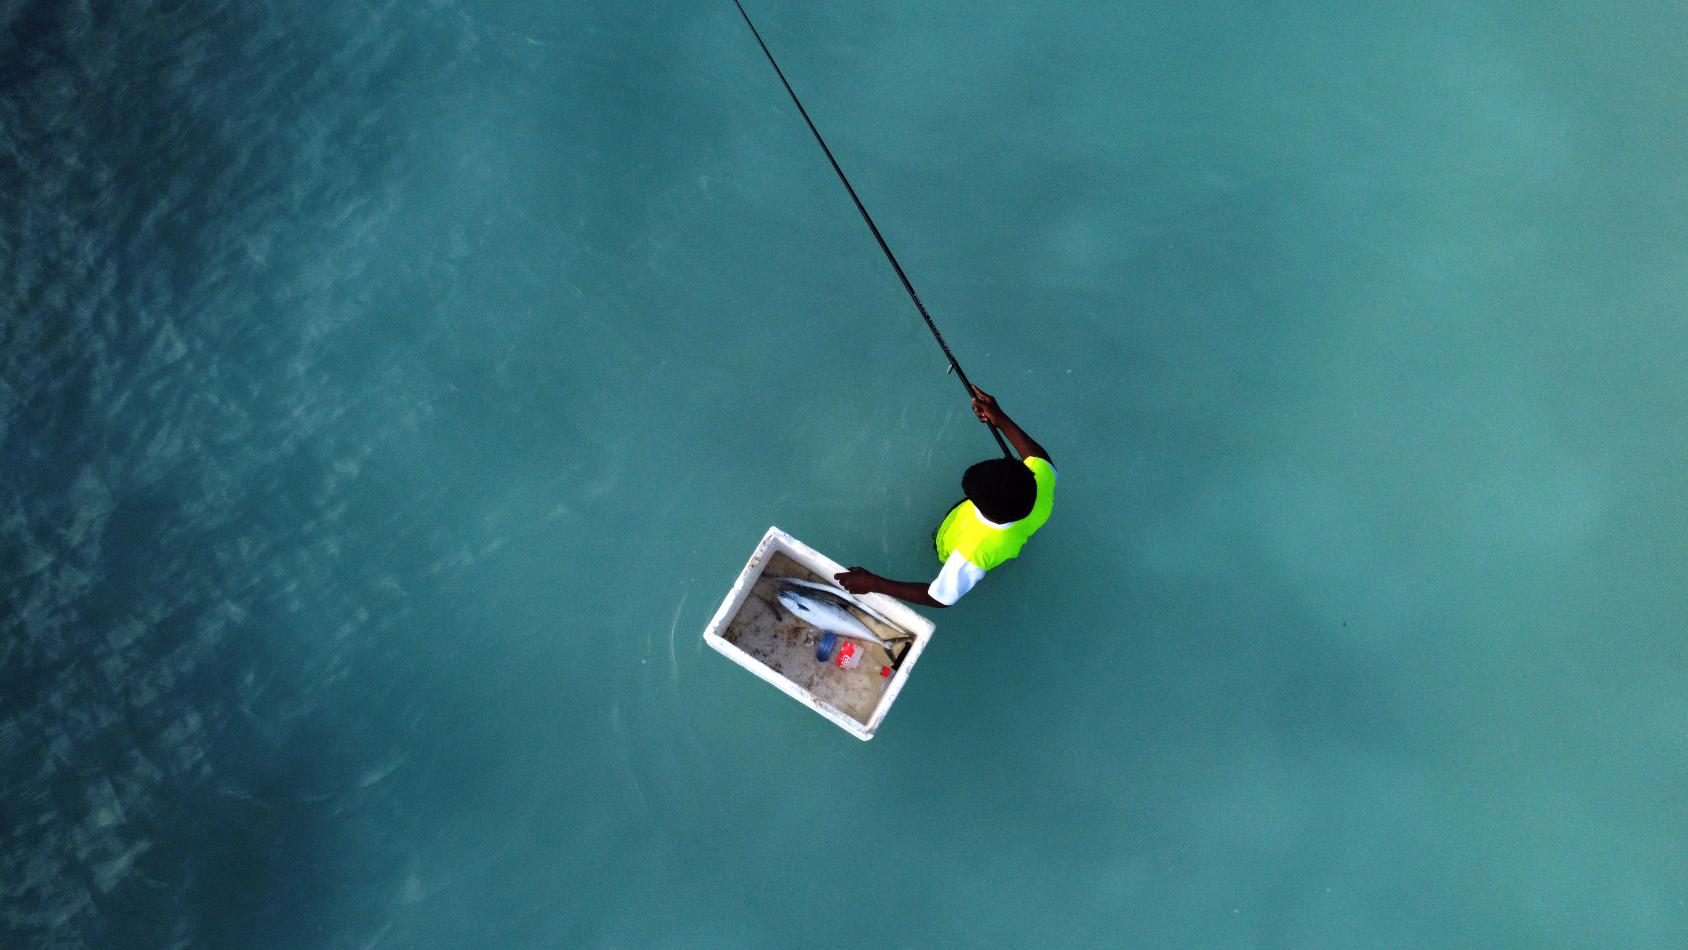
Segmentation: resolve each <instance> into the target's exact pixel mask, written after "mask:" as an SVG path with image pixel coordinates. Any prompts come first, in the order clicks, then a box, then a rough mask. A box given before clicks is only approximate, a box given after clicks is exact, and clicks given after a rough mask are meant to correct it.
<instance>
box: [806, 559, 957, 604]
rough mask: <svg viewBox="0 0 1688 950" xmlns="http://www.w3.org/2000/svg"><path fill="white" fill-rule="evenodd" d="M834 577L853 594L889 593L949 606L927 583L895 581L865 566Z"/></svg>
mask: <svg viewBox="0 0 1688 950" xmlns="http://www.w3.org/2000/svg"><path fill="white" fill-rule="evenodd" d="M834 579H835V580H837V581H838V583H840V584H843V585H844V589H845V590H847V591H849V592H850V593H852V594H889V595H890V596H892V597H895V598H897V599H898V600H906V601H908V602H909V603H911V604H919V605H920V606H922V607H948V606H949V604H946V603H944V602H943V601H941V600H938V599H937V598H936V597H933V596H932V594H931V592H930V591H929V590H928V589H927V585H925V584H922V583H920V582H918V581H894V580H891V579H890V578H888V577H880V576H879V575H878V574H875V573H873V572H872V571H870V570H868V569H867V568H865V567H852V568H850V569H849V570H847V571H845V572H844V573H842V574H836V575H834Z"/></svg>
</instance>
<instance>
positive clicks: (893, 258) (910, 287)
mask: <svg viewBox="0 0 1688 950" xmlns="http://www.w3.org/2000/svg"><path fill="white" fill-rule="evenodd" d="M733 6H735V7H738V12H739V16H742V17H744V25H745V26H748V27H750V35H751V36H754V37H756V45H757V46H760V47H762V55H764V56H766V57H768V65H770V66H772V67H774V74H775V75H776V76H779V77H780V85H782V86H784V87H785V91H786V92H787V93H788V94H790V96H791V101H792V103H793V104H794V105H796V106H797V111H798V112H800V113H802V115H803V121H804V122H806V123H808V125H809V131H810V132H813V133H814V134H815V141H816V142H819V143H820V146H821V151H823V152H825V153H826V160H827V161H829V162H831V163H832V170H833V171H835V172H837V173H838V180H839V181H841V182H843V183H844V190H845V191H848V192H849V193H850V200H851V201H854V202H855V203H856V210H857V211H860V212H861V213H862V220H863V221H866V222H867V226H868V230H870V231H872V232H873V239H874V240H875V241H878V242H879V249H880V250H882V251H884V252H885V259H886V260H888V261H890V262H891V267H892V268H893V269H895V270H896V272H897V278H898V279H899V280H901V281H902V282H903V289H904V290H906V291H908V296H909V299H910V300H912V301H914V307H915V309H916V310H919V311H920V317H921V319H923V320H925V321H926V329H928V330H931V331H932V337H933V339H935V340H937V341H938V346H940V347H942V348H943V351H944V357H945V358H946V359H948V360H949V364H950V369H951V370H952V371H954V373H955V376H956V378H957V379H959V380H961V385H962V387H963V388H964V389H966V390H967V398H968V399H969V400H971V399H972V398H973V384H972V383H970V382H968V381H967V374H966V373H963V372H962V371H961V364H960V363H958V362H956V360H955V354H954V353H951V352H950V348H949V344H948V343H945V342H944V335H943V334H942V333H939V332H938V325H937V324H936V323H933V322H932V315H931V314H929V313H927V312H926V305H925V304H923V303H921V302H920V295H919V294H917V293H915V291H914V284H912V283H910V282H909V279H908V275H907V274H905V273H903V265H901V264H899V263H897V255H895V254H892V253H891V245H889V244H886V243H885V236H884V235H882V234H880V233H879V226H878V225H876V224H874V223H873V216H872V215H870V214H868V213H867V206H866V205H864V204H862V199H861V198H859V197H857V196H856V189H855V188H853V187H851V185H850V179H849V178H846V177H845V176H844V169H842V168H840V167H838V159H836V158H833V157H832V149H830V148H827V146H826V139H823V138H821V130H820V129H817V128H815V122H814V120H813V119H811V118H809V110H808V109H805V108H803V101H802V100H801V99H798V98H797V92H796V91H795V90H793V89H792V88H791V83H790V82H787V81H786V78H785V70H783V69H780V64H779V63H777V62H775V61H774V54H773V53H771V52H769V50H768V44H767V43H764V42H762V33H761V32H760V31H759V30H757V29H756V24H754V23H752V22H750V14H748V13H746V12H744V4H742V3H740V2H739V0H733ZM985 425H987V426H990V430H991V435H993V436H996V444H997V445H999V446H1001V447H1002V454H1003V455H1006V456H1008V457H1009V458H1013V455H1012V454H1011V453H1010V452H1009V451H1008V443H1007V442H1005V441H1003V439H1002V433H1001V432H1000V431H999V430H998V429H997V427H996V426H994V425H991V423H988V422H987V423H985Z"/></svg>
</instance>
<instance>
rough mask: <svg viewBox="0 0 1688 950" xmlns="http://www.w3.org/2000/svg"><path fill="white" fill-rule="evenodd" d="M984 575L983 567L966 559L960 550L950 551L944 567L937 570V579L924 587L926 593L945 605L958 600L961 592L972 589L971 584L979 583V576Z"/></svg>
mask: <svg viewBox="0 0 1688 950" xmlns="http://www.w3.org/2000/svg"><path fill="white" fill-rule="evenodd" d="M984 576H985V569H984V568H982V567H980V566H978V565H977V564H974V563H973V562H972V561H969V560H967V558H965V557H963V556H962V555H961V552H960V551H951V552H950V556H949V560H947V561H945V562H944V569H943V570H941V571H939V572H938V579H937V580H935V581H933V582H932V584H931V586H930V587H927V588H926V593H928V594H931V595H932V599H933V600H935V601H937V602H938V603H940V604H943V605H944V606H946V607H947V606H950V605H951V604H954V603H955V602H956V601H958V600H960V599H961V595H962V594H965V593H967V592H968V591H970V590H972V589H973V585H974V584H977V583H979V578H981V577H984Z"/></svg>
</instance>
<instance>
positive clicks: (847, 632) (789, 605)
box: [778, 587, 891, 650]
mask: <svg viewBox="0 0 1688 950" xmlns="http://www.w3.org/2000/svg"><path fill="white" fill-rule="evenodd" d="M778 598H779V602H780V604H781V605H783V606H784V607H785V609H786V610H789V611H791V615H792V616H793V617H796V618H797V619H798V620H801V621H803V622H804V623H806V624H808V625H809V626H811V627H817V628H819V629H821V630H825V631H826V632H828V633H836V634H838V635H839V636H841V637H849V638H850V639H852V640H866V641H868V642H869V643H877V644H879V645H880V647H882V648H884V649H886V650H890V649H891V641H889V640H886V639H885V638H884V637H881V636H880V635H879V634H877V633H874V632H873V631H872V630H869V629H868V628H867V625H866V624H864V623H862V622H861V621H860V620H857V619H856V618H855V617H852V616H850V612H849V611H848V610H845V609H844V608H843V606H841V605H839V604H836V603H833V602H832V601H830V600H826V599H825V598H822V597H815V596H812V595H810V594H808V593H805V592H804V591H801V590H798V589H797V588H795V587H782V588H780V592H779V595H778Z"/></svg>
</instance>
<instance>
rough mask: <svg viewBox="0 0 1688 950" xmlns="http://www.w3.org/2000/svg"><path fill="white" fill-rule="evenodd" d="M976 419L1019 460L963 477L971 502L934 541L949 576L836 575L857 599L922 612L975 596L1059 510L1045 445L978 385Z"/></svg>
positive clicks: (857, 570) (856, 570)
mask: <svg viewBox="0 0 1688 950" xmlns="http://www.w3.org/2000/svg"><path fill="white" fill-rule="evenodd" d="M971 388H972V390H973V412H974V414H976V415H977V416H978V417H979V420H980V421H981V422H984V423H987V424H989V425H992V426H995V427H996V428H998V429H1000V430H1002V434H1003V435H1006V436H1007V437H1008V441H1009V442H1011V443H1013V445H1014V450H1015V451H1016V452H1019V453H1020V458H1019V459H1018V460H1015V459H1012V458H997V459H989V460H987V461H983V462H980V463H978V464H977V465H973V466H971V467H969V468H968V469H967V472H966V474H964V475H962V476H961V490H962V491H964V492H966V493H967V497H966V498H965V499H963V500H962V501H960V502H958V503H956V505H955V507H954V508H951V509H950V512H949V514H948V515H946V516H945V517H944V520H943V522H942V523H940V524H939V525H938V530H937V531H935V532H933V534H932V542H933V545H934V546H935V547H936V549H937V555H938V560H939V561H941V562H943V565H944V566H943V569H942V570H940V571H939V572H938V577H937V579H936V580H934V581H932V583H930V584H922V583H920V582H919V581H894V580H890V579H889V578H884V577H880V576H879V575H878V574H875V573H873V572H872V571H869V570H867V569H866V568H862V567H852V568H850V569H849V570H847V571H845V572H843V573H842V574H838V575H836V577H837V580H838V583H840V584H842V585H844V588H845V589H846V590H848V591H850V593H852V594H889V595H891V596H892V597H896V598H898V599H900V600H906V601H908V602H909V603H911V604H919V605H921V606H923V607H948V606H951V605H952V604H954V603H955V602H956V601H958V600H960V599H961V596H962V595H963V594H965V593H967V592H968V591H970V590H972V589H973V585H974V584H977V583H978V582H979V579H980V578H982V577H984V576H985V572H986V571H988V570H990V569H991V568H993V567H996V566H997V565H999V564H1002V563H1003V562H1005V561H1007V560H1008V559H1010V558H1012V557H1015V556H1017V555H1018V554H1019V553H1020V548H1021V546H1023V545H1024V544H1025V543H1026V539H1027V538H1030V537H1031V536H1032V534H1033V533H1034V532H1036V531H1037V529H1039V528H1041V527H1043V523H1044V522H1045V521H1048V520H1049V510H1050V508H1052V507H1053V506H1054V504H1055V466H1054V464H1053V463H1052V462H1051V461H1050V460H1049V453H1048V452H1045V451H1044V450H1043V446H1041V445H1038V444H1037V443H1036V442H1033V441H1032V438H1031V436H1029V435H1026V431H1025V430H1024V429H1022V428H1020V427H1019V426H1017V425H1015V424H1014V420H1012V419H1010V418H1008V414H1007V413H1005V412H1003V411H1002V407H1001V406H998V405H997V404H996V398H995V397H994V396H992V395H990V394H989V393H987V392H985V391H984V390H982V389H980V388H979V387H977V386H973V387H971Z"/></svg>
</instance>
